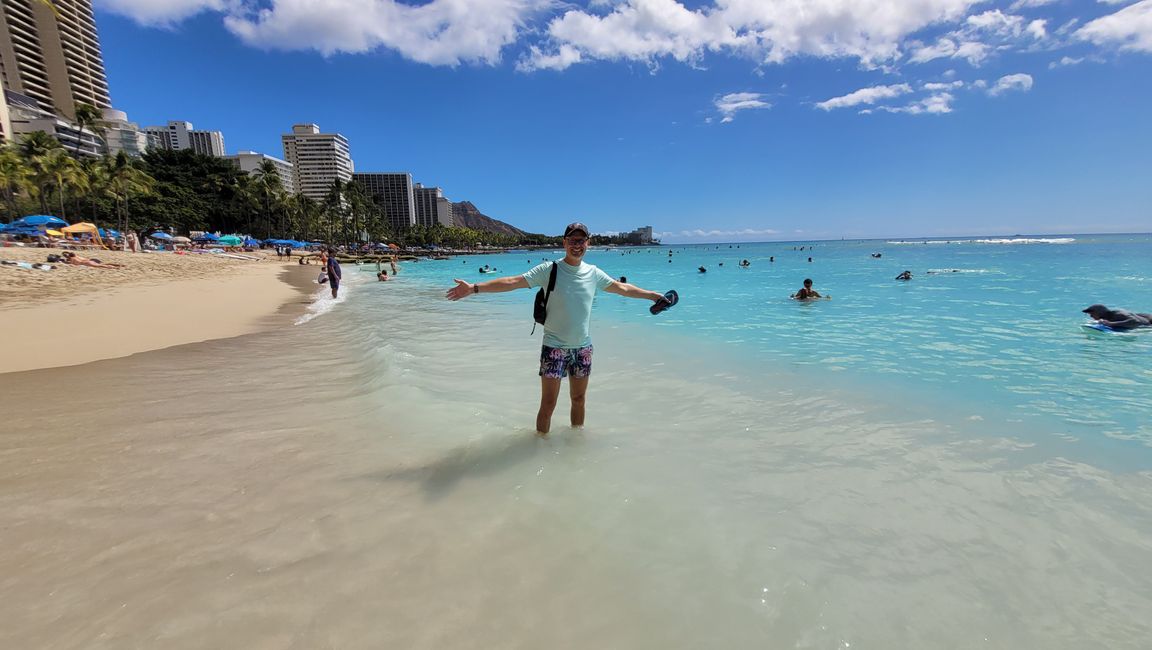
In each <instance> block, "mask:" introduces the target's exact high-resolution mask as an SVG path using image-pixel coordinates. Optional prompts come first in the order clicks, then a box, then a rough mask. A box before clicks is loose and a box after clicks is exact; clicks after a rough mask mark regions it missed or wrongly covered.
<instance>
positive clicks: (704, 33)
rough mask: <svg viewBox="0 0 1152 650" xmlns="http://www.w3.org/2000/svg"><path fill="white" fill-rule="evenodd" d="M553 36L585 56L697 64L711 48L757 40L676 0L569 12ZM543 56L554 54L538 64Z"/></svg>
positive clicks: (551, 28) (634, 0) (552, 28)
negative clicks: (603, 11)
mask: <svg viewBox="0 0 1152 650" xmlns="http://www.w3.org/2000/svg"><path fill="white" fill-rule="evenodd" d="M548 35H549V37H550V38H551V39H552V41H553V42H554V43H555V47H558V48H564V47H568V48H571V49H572V50H574V51H577V52H579V53H581V54H582V55H583V58H584V59H585V60H594V59H604V60H621V59H622V60H633V61H652V60H654V59H656V58H659V57H663V56H670V57H672V58H674V59H676V60H678V61H682V62H692V61H695V60H697V59H699V58H700V56H701V55H702V54H703V53H704V52H705V51H707V50H710V49H711V50H715V49H718V48H721V47H725V46H728V47H739V46H741V45H745V44H750V43H751V41H750V39H749V38H748V37H747V36H743V37H741V36H737V34H736V33H735V31H733V30H732V28H731V27H729V26H728V25H727V24H726V23H725V22H724V21H723V20H722V19H721V18H720V16H719V14H718V13H717V12H714V11H713V12H698V11H691V10H689V9H688V8H686V7H684V6H683V5H681V4H680V3H678V2H676V1H675V0H630V1H629V2H627V3H624V4H622V5H620V6H618V7H616V8H615V9H614V10H613V11H612V12H611V13H609V14H607V15H606V16H597V15H593V14H588V13H585V12H582V11H577V10H572V11H568V12H565V13H564V15H563V16H560V17H559V18H555V19H553V20H552V22H551V23H550V24H549V25H548ZM541 56H545V57H546V56H549V55H548V54H546V53H543V52H541V53H539V54H537V53H535V52H534V53H532V55H530V57H529V59H530V60H531V61H532V62H533V63H535V60H537V59H539V58H541ZM533 63H529V64H527V65H532V64H533ZM536 67H541V66H539V65H538V64H537V65H536Z"/></svg>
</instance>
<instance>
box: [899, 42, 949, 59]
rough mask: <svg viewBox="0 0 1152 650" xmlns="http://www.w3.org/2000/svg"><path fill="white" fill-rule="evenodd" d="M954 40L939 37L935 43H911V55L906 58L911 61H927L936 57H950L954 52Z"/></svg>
mask: <svg viewBox="0 0 1152 650" xmlns="http://www.w3.org/2000/svg"><path fill="white" fill-rule="evenodd" d="M956 49H957V46H956V41H954V40H952V39H950V38H941V39H940V40H938V41H936V44H935V45H923V44H921V43H919V42H918V41H917V42H914V43H912V55H911V56H909V57H908V60H909V61H910V62H912V63H927V62H928V61H934V60H936V59H943V58H951V57H952V55H953V54H955V53H956Z"/></svg>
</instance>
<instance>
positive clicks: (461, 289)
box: [444, 275, 529, 300]
mask: <svg viewBox="0 0 1152 650" xmlns="http://www.w3.org/2000/svg"><path fill="white" fill-rule="evenodd" d="M455 282H456V286H454V287H452V288H451V289H449V290H448V291H447V293H445V294H444V297H446V298H448V299H449V300H460V299H461V298H467V297H468V296H470V295H472V294H474V293H504V292H505V291H515V290H516V289H527V288H528V286H529V285H528V280H526V279H525V278H524V276H522V275H509V276H507V277H503V278H496V279H495V280H489V281H487V282H477V283H476V284H472V283H470V282H468V281H467V280H460V279H457V280H456V281H455Z"/></svg>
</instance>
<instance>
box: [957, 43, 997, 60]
mask: <svg viewBox="0 0 1152 650" xmlns="http://www.w3.org/2000/svg"><path fill="white" fill-rule="evenodd" d="M952 58H954V59H967V60H968V63H969V64H971V65H973V66H978V65H980V64H981V63H983V62H984V59H986V58H988V46H987V45H985V44H983V43H978V42H976V41H969V42H967V43H963V44H961V45H960V47H958V48H956V53H955V54H953V55H952Z"/></svg>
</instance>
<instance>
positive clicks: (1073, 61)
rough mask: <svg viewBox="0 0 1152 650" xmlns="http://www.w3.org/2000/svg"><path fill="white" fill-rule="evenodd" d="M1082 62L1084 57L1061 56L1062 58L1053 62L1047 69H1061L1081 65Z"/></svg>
mask: <svg viewBox="0 0 1152 650" xmlns="http://www.w3.org/2000/svg"><path fill="white" fill-rule="evenodd" d="M1083 61H1084V57H1082V56H1081V57H1071V56H1062V57H1060V60H1059V61H1053V62H1052V63H1049V64H1048V69H1049V70H1053V69H1055V68H1062V67H1064V66H1069V65H1078V64H1080V63H1082V62H1083Z"/></svg>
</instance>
